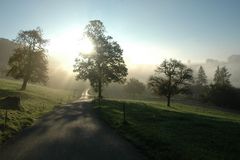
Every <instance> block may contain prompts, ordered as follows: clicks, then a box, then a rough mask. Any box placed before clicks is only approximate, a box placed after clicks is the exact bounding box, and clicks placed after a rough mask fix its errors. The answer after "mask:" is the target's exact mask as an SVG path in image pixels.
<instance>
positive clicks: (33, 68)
mask: <svg viewBox="0 0 240 160" xmlns="http://www.w3.org/2000/svg"><path fill="white" fill-rule="evenodd" d="M14 41H15V43H16V45H17V48H16V49H15V51H14V54H13V55H12V56H11V57H10V58H9V61H8V64H9V66H10V69H9V71H8V73H7V76H12V77H13V78H15V79H23V84H22V88H21V89H22V90H25V89H26V86H27V83H28V82H29V81H31V82H39V83H43V84H46V82H47V80H48V76H47V70H48V68H47V64H48V61H47V56H46V54H45V52H46V50H45V49H44V46H45V44H46V43H47V40H46V39H43V35H42V31H41V29H40V28H39V27H38V28H36V29H33V30H28V31H20V32H19V33H18V36H17V38H16V39H15V40H14Z"/></svg>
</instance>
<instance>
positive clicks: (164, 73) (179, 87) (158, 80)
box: [148, 59, 193, 106]
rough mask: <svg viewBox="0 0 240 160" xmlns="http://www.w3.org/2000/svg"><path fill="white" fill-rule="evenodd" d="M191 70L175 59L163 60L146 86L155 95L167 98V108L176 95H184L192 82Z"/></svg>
mask: <svg viewBox="0 0 240 160" xmlns="http://www.w3.org/2000/svg"><path fill="white" fill-rule="evenodd" d="M192 73H193V71H192V69H190V68H187V67H186V66H185V65H184V64H183V63H181V62H180V61H177V60H175V59H170V60H169V61H168V60H164V61H163V63H162V64H161V65H160V66H159V67H157V69H156V70H155V74H156V75H154V76H151V77H150V79H149V82H148V86H149V87H150V89H152V91H153V92H154V93H155V94H157V95H164V96H166V97H167V106H170V100H171V97H172V96H173V95H175V94H178V93H186V91H188V89H189V85H190V82H191V81H192Z"/></svg>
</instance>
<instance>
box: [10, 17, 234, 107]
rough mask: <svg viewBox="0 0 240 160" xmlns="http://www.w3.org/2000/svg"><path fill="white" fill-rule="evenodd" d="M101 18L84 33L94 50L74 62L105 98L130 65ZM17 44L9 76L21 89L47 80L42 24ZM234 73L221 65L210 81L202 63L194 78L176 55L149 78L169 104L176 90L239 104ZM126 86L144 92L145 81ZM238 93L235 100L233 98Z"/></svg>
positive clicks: (151, 86) (21, 36)
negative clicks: (106, 90)
mask: <svg viewBox="0 0 240 160" xmlns="http://www.w3.org/2000/svg"><path fill="white" fill-rule="evenodd" d="M106 33H107V32H106V29H105V26H104V25H103V23H102V22H101V21H100V20H93V21H90V22H89V24H88V25H86V27H85V31H84V36H86V37H88V38H89V39H90V40H91V41H92V43H93V45H94V50H93V51H92V53H90V54H89V53H88V54H86V53H80V55H79V57H77V58H76V60H75V64H74V66H73V68H74V69H73V72H75V73H76V80H89V82H90V85H91V86H92V88H93V89H94V91H96V92H97V93H98V101H99V103H100V101H101V99H102V89H103V88H104V87H105V86H107V85H108V84H109V83H111V82H118V83H121V84H124V83H125V82H126V77H127V75H128V69H127V67H126V64H125V62H124V59H123V56H122V53H123V50H122V49H121V47H120V45H119V44H118V43H117V41H114V40H113V38H112V37H111V36H109V35H106ZM14 42H15V43H16V45H17V48H16V49H15V50H14V54H13V55H12V56H11V57H10V58H9V61H8V64H9V66H10V69H9V71H8V72H7V75H8V76H12V77H13V78H15V79H22V80H23V83H22V87H21V90H25V89H26V87H27V83H28V82H29V81H31V82H39V83H42V84H46V82H47V80H48V75H47V70H48V67H47V65H48V61H47V55H46V49H45V46H46V44H47V42H48V40H46V39H44V38H43V33H42V30H41V29H40V28H36V29H33V30H28V31H20V32H19V33H18V35H17V37H16V39H15V40H14ZM230 76H231V74H230V73H229V72H228V70H227V68H226V67H222V68H220V67H217V69H216V72H215V75H214V79H213V83H211V84H208V83H207V76H206V74H205V71H204V69H203V67H202V66H200V68H199V71H198V75H197V78H196V79H195V80H194V78H193V70H192V69H191V68H189V67H187V66H186V65H184V64H183V63H182V62H181V61H178V60H176V59H170V60H164V61H163V62H162V64H160V65H159V66H158V67H157V68H156V70H155V74H154V75H152V76H151V77H150V78H149V80H148V85H147V86H148V88H149V89H150V90H151V91H152V92H153V93H154V94H156V95H159V96H162V95H163V96H165V97H166V98H167V106H170V105H171V98H172V96H174V95H176V94H192V95H193V96H194V97H195V98H197V99H199V100H202V101H210V102H213V103H215V104H217V105H232V106H233V105H235V104H236V101H237V99H238V98H237V90H236V89H235V88H234V87H233V86H232V85H231V83H230ZM125 90H126V91H127V92H128V93H129V94H132V95H134V94H136V92H137V93H142V92H143V91H144V90H145V85H144V84H143V83H141V82H140V81H138V80H137V79H134V78H133V79H130V80H129V81H128V82H127V84H126V86H125ZM234 97H236V98H235V99H236V100H235V99H234V100H233V98H234Z"/></svg>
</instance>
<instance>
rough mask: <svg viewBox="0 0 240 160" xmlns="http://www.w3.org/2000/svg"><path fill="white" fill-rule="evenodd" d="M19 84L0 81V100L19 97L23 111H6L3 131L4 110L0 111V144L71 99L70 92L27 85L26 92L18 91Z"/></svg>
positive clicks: (11, 81)
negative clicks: (7, 97) (5, 124)
mask: <svg viewBox="0 0 240 160" xmlns="http://www.w3.org/2000/svg"><path fill="white" fill-rule="evenodd" d="M20 86H21V82H19V81H14V80H5V79H0V99H1V98H3V97H6V96H20V97H21V105H22V107H23V111H8V119H7V127H6V129H5V131H4V130H3V129H4V117H5V116H4V115H5V110H1V109H0V144H2V143H3V142H4V141H6V140H7V139H8V138H10V137H12V136H13V135H14V134H16V133H18V132H19V131H20V130H21V129H23V128H24V127H26V126H29V125H31V124H32V123H33V122H34V121H35V120H36V119H37V118H39V117H40V116H41V115H43V114H44V113H47V112H49V111H51V110H53V109H54V107H56V106H57V105H59V104H61V103H64V102H67V101H70V100H72V99H73V97H72V96H71V95H72V92H70V91H66V90H59V89H51V88H47V87H44V86H39V85H33V84H28V86H27V90H25V91H20V90H19V88H20Z"/></svg>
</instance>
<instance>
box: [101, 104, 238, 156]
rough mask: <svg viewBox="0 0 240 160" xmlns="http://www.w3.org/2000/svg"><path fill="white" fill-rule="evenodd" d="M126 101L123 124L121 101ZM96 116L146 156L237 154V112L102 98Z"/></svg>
mask: <svg viewBox="0 0 240 160" xmlns="http://www.w3.org/2000/svg"><path fill="white" fill-rule="evenodd" d="M123 103H125V104H126V119H127V124H123V112H122V105H123ZM97 111H98V113H99V115H100V117H101V118H102V119H103V120H104V121H105V122H107V123H108V124H109V125H110V126H111V127H113V128H114V129H116V131H117V132H118V133H119V134H120V135H122V136H124V137H125V138H126V139H127V140H129V141H130V142H131V143H133V144H134V145H135V146H136V147H138V148H139V149H141V150H142V152H143V153H144V154H145V155H146V156H147V157H149V159H164V160H166V159H169V160H172V159H174V160H175V159H178V160H188V159H189V160H190V159H191V160H200V159H204V160H214V159H215V160H221V159H222V160H223V159H225V160H226V159H228V160H231V159H232V160H234V159H239V157H240V136H239V135H240V115H238V114H232V113H226V112H223V111H219V110H214V109H208V108H203V107H197V106H189V105H182V104H173V105H172V107H166V105H165V104H163V103H161V102H156V101H155V102H151V101H150V102H149V101H141V102H140V101H116V100H105V101H103V103H102V104H101V105H100V106H99V107H97Z"/></svg>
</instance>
